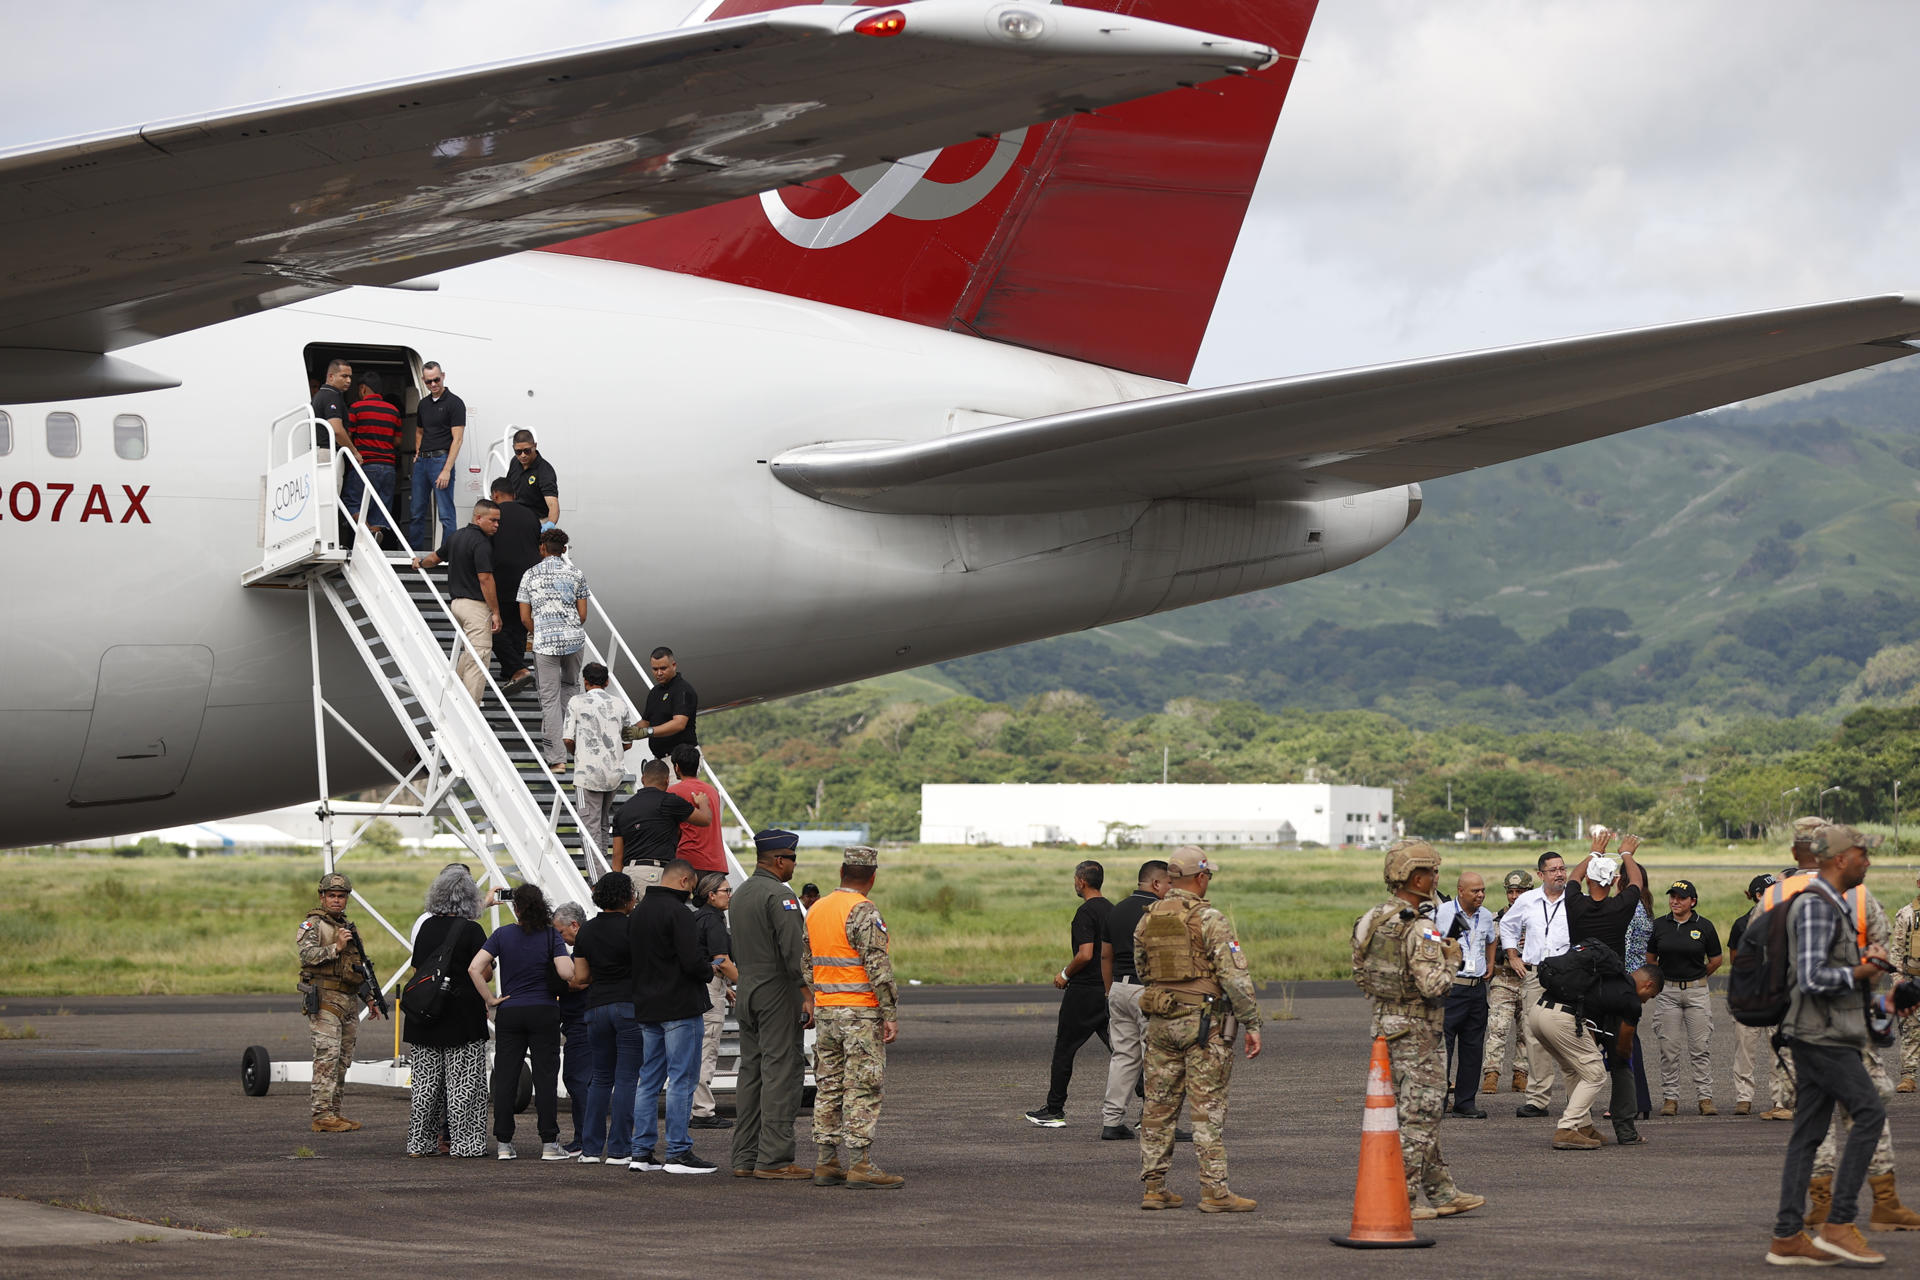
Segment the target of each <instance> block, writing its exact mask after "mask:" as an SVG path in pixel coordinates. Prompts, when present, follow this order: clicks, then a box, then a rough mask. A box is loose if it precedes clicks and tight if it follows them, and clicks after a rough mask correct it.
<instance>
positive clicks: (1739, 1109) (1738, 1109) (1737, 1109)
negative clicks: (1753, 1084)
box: [1733, 1102, 1753, 1116]
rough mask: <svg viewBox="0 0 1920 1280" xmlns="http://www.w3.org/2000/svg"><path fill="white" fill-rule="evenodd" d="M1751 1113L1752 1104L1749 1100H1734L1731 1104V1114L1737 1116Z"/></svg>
mask: <svg viewBox="0 0 1920 1280" xmlns="http://www.w3.org/2000/svg"><path fill="white" fill-rule="evenodd" d="M1752 1113H1753V1104H1752V1103H1751V1102H1736V1103H1734V1104H1733V1114H1735V1115H1737V1116H1744V1115H1751V1114H1752Z"/></svg>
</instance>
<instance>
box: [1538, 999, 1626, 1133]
mask: <svg viewBox="0 0 1920 1280" xmlns="http://www.w3.org/2000/svg"><path fill="white" fill-rule="evenodd" d="M1527 1026H1528V1028H1529V1029H1530V1030H1532V1032H1533V1042H1534V1044H1536V1045H1538V1046H1539V1047H1540V1048H1542V1049H1545V1050H1546V1051H1547V1052H1546V1055H1544V1056H1548V1057H1551V1058H1552V1059H1553V1060H1554V1061H1555V1062H1557V1063H1559V1064H1560V1066H1561V1067H1562V1068H1563V1069H1564V1070H1565V1071H1566V1073H1567V1079H1568V1080H1569V1081H1570V1082H1571V1087H1570V1089H1569V1090H1568V1093H1567V1109H1566V1111H1564V1112H1563V1113H1561V1116H1560V1127H1561V1128H1562V1129H1583V1128H1586V1127H1587V1126H1589V1125H1591V1124H1592V1123H1593V1104H1594V1103H1595V1102H1597V1101H1598V1100H1599V1098H1600V1094H1601V1091H1602V1090H1604V1089H1606V1088H1607V1086H1608V1084H1609V1083H1610V1081H1609V1079H1608V1076H1607V1063H1606V1058H1605V1057H1604V1056H1603V1055H1602V1054H1601V1052H1600V1046H1599V1045H1597V1044H1595V1043H1594V1042H1593V1040H1592V1038H1591V1037H1589V1036H1587V1035H1586V1034H1585V1033H1583V1032H1582V1031H1581V1030H1580V1024H1579V1023H1578V1022H1576V1021H1575V1020H1574V1016H1573V1015H1572V1014H1570V1013H1568V1012H1567V1011H1566V1010H1565V1009H1562V1008H1559V1007H1558V1006H1555V1007H1553V1008H1548V1007H1547V1006H1546V1005H1543V1004H1535V1005H1529V1006H1528V1008H1527ZM1542 1056H1543V1055H1541V1054H1537V1053H1536V1054H1534V1055H1533V1065H1534V1067H1535V1068H1538V1067H1539V1066H1540V1065H1541V1062H1540V1059H1541V1057H1542ZM1528 1084H1529V1086H1531V1084H1532V1082H1531V1081H1529V1082H1528ZM1527 1100H1528V1101H1529V1102H1531V1101H1532V1100H1533V1098H1532V1090H1531V1087H1529V1090H1528V1098H1527Z"/></svg>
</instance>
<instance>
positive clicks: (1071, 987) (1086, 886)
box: [1026, 861, 1113, 1129]
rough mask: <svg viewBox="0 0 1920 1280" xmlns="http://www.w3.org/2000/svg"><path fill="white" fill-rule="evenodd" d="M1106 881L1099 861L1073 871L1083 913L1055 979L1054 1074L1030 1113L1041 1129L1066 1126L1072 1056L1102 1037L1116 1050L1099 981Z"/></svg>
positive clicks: (1079, 913) (1075, 918)
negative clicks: (1057, 1011) (1057, 1016)
mask: <svg viewBox="0 0 1920 1280" xmlns="http://www.w3.org/2000/svg"><path fill="white" fill-rule="evenodd" d="M1106 877H1107V873H1106V869H1105V868H1104V867H1102V866H1101V865H1100V864H1099V863H1097V862H1092V861H1088V862H1083V863H1081V864H1080V865H1079V866H1077V867H1075V868H1074V869H1073V892H1074V893H1075V895H1076V896H1078V897H1079V899H1080V909H1079V910H1078V911H1076V912H1074V913H1073V926H1072V929H1071V931H1070V932H1069V934H1068V937H1069V940H1070V944H1071V945H1072V947H1073V957H1072V959H1070V960H1068V961H1067V963H1066V966H1065V967H1064V968H1062V969H1061V970H1060V972H1059V973H1057V974H1055V975H1054V978H1053V985H1054V986H1056V987H1058V988H1060V991H1061V996H1060V1022H1059V1025H1058V1026H1057V1027H1056V1028H1055V1029H1054V1033H1053V1075H1052V1079H1051V1081H1050V1082H1049V1084H1048V1086H1047V1100H1046V1102H1045V1103H1044V1104H1043V1105H1041V1106H1038V1107H1035V1108H1034V1109H1033V1110H1031V1111H1029V1112H1027V1113H1026V1117H1027V1119H1028V1120H1029V1121H1031V1122H1032V1123H1034V1124H1037V1125H1039V1126H1040V1127H1041V1128H1042V1129H1059V1128H1062V1127H1063V1126H1065V1124H1066V1123H1067V1084H1068V1083H1069V1082H1070V1081H1071V1080H1072V1079H1073V1055H1074V1054H1076V1053H1078V1052H1080V1046H1081V1045H1083V1044H1085V1043H1086V1042H1087V1040H1088V1038H1089V1037H1091V1036H1096V1035H1097V1036H1099V1037H1100V1043H1101V1044H1103V1045H1106V1046H1107V1048H1108V1049H1109V1050H1110V1049H1112V1048H1113V1044H1112V1042H1111V1041H1110V1040H1108V1039H1107V998H1106V993H1105V992H1104V991H1103V990H1102V987H1103V985H1104V984H1102V983H1101V981H1100V944H1101V943H1102V942H1104V941H1105V940H1106V937H1107V915H1108V913H1109V912H1111V911H1112V910H1113V904H1112V903H1111V902H1108V901H1107V900H1106V899H1105V898H1104V897H1102V896H1101V894H1100V886H1101V885H1102V884H1104V883H1105V882H1106Z"/></svg>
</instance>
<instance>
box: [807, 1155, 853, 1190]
mask: <svg viewBox="0 0 1920 1280" xmlns="http://www.w3.org/2000/svg"><path fill="white" fill-rule="evenodd" d="M813 1185H814V1186H816V1187H844V1186H846V1185H847V1171H846V1169H845V1168H843V1167H842V1166H841V1164H840V1153H839V1151H838V1150H836V1149H835V1148H833V1147H821V1148H820V1158H819V1159H817V1160H815V1161H814V1162H813Z"/></svg>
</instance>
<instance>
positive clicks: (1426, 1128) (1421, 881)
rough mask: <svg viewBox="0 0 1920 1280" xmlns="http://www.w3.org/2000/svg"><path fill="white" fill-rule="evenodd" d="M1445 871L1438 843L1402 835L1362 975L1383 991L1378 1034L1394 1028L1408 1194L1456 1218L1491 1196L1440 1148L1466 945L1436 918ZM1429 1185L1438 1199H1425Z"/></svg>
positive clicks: (1369, 933)
mask: <svg viewBox="0 0 1920 1280" xmlns="http://www.w3.org/2000/svg"><path fill="white" fill-rule="evenodd" d="M1439 872H1440V855H1439V853H1438V852H1436V851H1435V850H1434V847H1433V846H1432V845H1430V844H1427V843H1425V842H1424V841H1403V842H1402V843H1400V844H1396V845H1395V846H1394V847H1393V848H1392V849H1389V850H1388V851H1387V865H1386V880H1387V888H1389V889H1391V890H1392V891H1393V896H1392V897H1391V898H1388V899H1387V900H1386V901H1385V902H1383V903H1381V904H1380V905H1379V906H1377V907H1374V908H1373V909H1372V910H1370V911H1368V912H1367V913H1366V914H1365V915H1363V916H1361V917H1360V919H1359V920H1357V921H1355V922H1354V926H1353V980H1354V981H1355V982H1356V983H1358V984H1359V985H1360V989H1361V990H1362V991H1364V992H1366V993H1367V994H1368V995H1369V996H1371V997H1372V998H1373V1023H1372V1027H1371V1034H1372V1035H1373V1036H1374V1037H1380V1036H1384V1037H1386V1041H1387V1053H1388V1057H1389V1059H1390V1060H1391V1062H1392V1064H1393V1095H1394V1100H1395V1103H1396V1105H1397V1106H1398V1108H1399V1112H1400V1154H1401V1158H1402V1160H1403V1162H1404V1163H1405V1166H1406V1175H1407V1200H1408V1202H1409V1203H1410V1204H1412V1206H1413V1216H1414V1217H1415V1218H1416V1219H1427V1218H1436V1217H1442V1218H1443V1217H1449V1216H1451V1215H1453V1214H1456V1213H1465V1212H1467V1211H1468V1210H1470V1209H1478V1208H1479V1207H1480V1206H1481V1205H1483V1204H1485V1203H1486V1202H1487V1201H1486V1197H1484V1196H1476V1195H1470V1194H1468V1193H1467V1192H1465V1191H1462V1190H1460V1189H1459V1188H1458V1187H1456V1186H1454V1185H1453V1175H1452V1174H1451V1173H1449V1172H1448V1171H1447V1162H1446V1161H1445V1160H1444V1159H1442V1158H1441V1155H1440V1138H1439V1133H1438V1130H1439V1128H1440V1117H1441V1114H1442V1112H1443V1110H1444V1108H1445V1106H1446V1096H1447V1076H1446V1070H1447V1067H1446V1061H1447V1060H1446V1055H1445V1053H1443V1052H1442V1049H1441V1035H1442V1029H1443V1026H1444V1022H1445V1016H1446V999H1447V993H1448V992H1449V991H1451V990H1452V987H1453V975H1454V974H1455V973H1456V972H1458V971H1459V969H1460V944H1459V943H1458V942H1456V941H1454V940H1452V939H1449V938H1442V937H1441V936H1440V932H1439V930H1437V929H1435V928H1434V927H1433V886H1434V882H1435V880H1436V879H1438V877H1439ZM1423 1191H1424V1192H1425V1193H1426V1196H1427V1201H1428V1205H1430V1206H1431V1207H1428V1205H1422V1204H1421V1203H1420V1193H1421V1192H1423Z"/></svg>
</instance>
